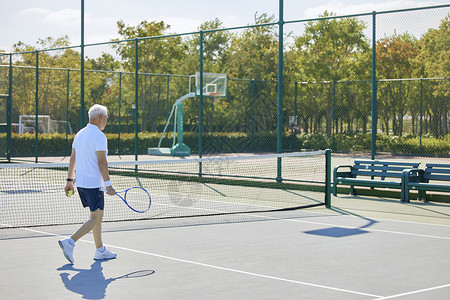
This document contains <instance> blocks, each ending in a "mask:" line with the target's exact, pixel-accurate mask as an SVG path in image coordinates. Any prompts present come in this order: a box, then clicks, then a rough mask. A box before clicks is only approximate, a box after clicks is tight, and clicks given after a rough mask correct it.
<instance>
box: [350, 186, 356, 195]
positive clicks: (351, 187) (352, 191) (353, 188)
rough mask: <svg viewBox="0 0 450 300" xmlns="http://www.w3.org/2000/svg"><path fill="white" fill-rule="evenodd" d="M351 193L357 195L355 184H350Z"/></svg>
mask: <svg viewBox="0 0 450 300" xmlns="http://www.w3.org/2000/svg"><path fill="white" fill-rule="evenodd" d="M350 195H352V196H355V195H356V193H355V187H354V186H353V185H351V186H350Z"/></svg>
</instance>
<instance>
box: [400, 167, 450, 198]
mask: <svg viewBox="0 0 450 300" xmlns="http://www.w3.org/2000/svg"><path fill="white" fill-rule="evenodd" d="M403 182H404V186H403V188H404V191H402V196H401V197H402V198H401V201H402V202H409V199H410V195H409V192H410V190H417V191H418V200H424V201H427V199H426V192H427V191H434V192H445V193H450V164H432V163H428V164H426V165H425V170H422V169H417V168H413V169H408V170H404V171H403Z"/></svg>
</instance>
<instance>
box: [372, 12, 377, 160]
mask: <svg viewBox="0 0 450 300" xmlns="http://www.w3.org/2000/svg"><path fill="white" fill-rule="evenodd" d="M376 16H377V13H376V12H375V11H373V12H372V139H371V155H370V156H371V159H375V155H376V152H377V118H378V116H377V70H376V59H377V49H376V46H377V41H376V39H377V34H376V33H377V31H376Z"/></svg>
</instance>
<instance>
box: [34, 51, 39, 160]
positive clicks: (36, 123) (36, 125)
mask: <svg viewBox="0 0 450 300" xmlns="http://www.w3.org/2000/svg"><path fill="white" fill-rule="evenodd" d="M35 75H36V77H35V78H36V87H35V94H34V104H35V109H36V110H35V115H36V120H35V122H34V123H35V124H34V126H35V130H34V135H35V138H34V162H35V163H37V162H38V156H39V149H38V138H39V120H38V117H39V51H38V50H36V74H35Z"/></svg>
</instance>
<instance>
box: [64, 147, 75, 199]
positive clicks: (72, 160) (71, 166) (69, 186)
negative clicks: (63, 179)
mask: <svg viewBox="0 0 450 300" xmlns="http://www.w3.org/2000/svg"><path fill="white" fill-rule="evenodd" d="M74 177H75V149H74V148H72V154H71V155H70V160H69V170H68V172H67V184H66V187H65V188H64V191H65V193H66V195H67V196H68V193H69V191H72V193H74V192H75V187H74V186H73V179H74Z"/></svg>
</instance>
